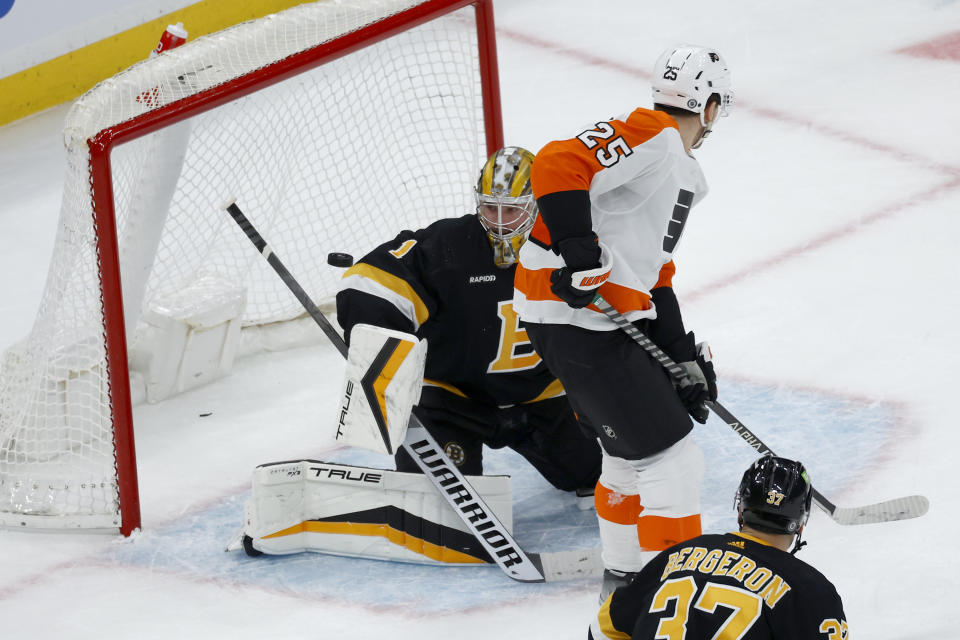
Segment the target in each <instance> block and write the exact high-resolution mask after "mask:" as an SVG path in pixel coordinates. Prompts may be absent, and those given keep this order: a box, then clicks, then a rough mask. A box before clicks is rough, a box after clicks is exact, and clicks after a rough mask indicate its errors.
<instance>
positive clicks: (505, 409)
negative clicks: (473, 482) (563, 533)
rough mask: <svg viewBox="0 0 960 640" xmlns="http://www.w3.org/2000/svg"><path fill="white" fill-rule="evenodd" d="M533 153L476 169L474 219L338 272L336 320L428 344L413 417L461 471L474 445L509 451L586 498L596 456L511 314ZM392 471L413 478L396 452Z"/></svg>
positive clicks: (478, 452)
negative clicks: (411, 336)
mask: <svg viewBox="0 0 960 640" xmlns="http://www.w3.org/2000/svg"><path fill="white" fill-rule="evenodd" d="M532 162H533V154H531V153H530V152H529V151H526V150H524V149H521V148H518V147H506V148H504V149H501V150H500V151H498V152H497V153H495V154H494V155H492V156H491V157H490V158H489V160H487V162H486V163H485V164H484V166H483V168H482V170H481V173H480V178H479V180H478V182H477V187H476V199H477V210H476V213H474V214H470V215H465V216H462V217H459V218H449V219H442V220H439V221H437V222H435V223H433V224H431V225H430V226H428V227H426V228H424V229H420V230H417V231H402V232H401V233H400V234H399V235H397V237H396V238H394V239H393V240H391V241H389V242H386V243H384V244H382V245H380V246H379V247H377V248H376V249H374V250H373V251H371V252H370V253H368V254H367V255H366V256H364V257H363V259H362V260H360V261H359V262H357V263H356V264H355V265H354V266H352V267H351V268H350V269H348V270H347V271H346V272H345V273H344V275H343V282H342V286H341V290H340V292H339V293H338V294H337V320H338V321H339V323H340V325H341V327H342V328H343V330H344V335H345V336H346V339H347V342H348V344H349V341H350V332H351V329H352V328H353V327H354V326H355V325H357V324H360V323H362V324H370V325H375V326H377V327H382V328H386V329H393V330H397V331H403V332H407V333H413V334H416V336H417V337H418V338H421V339H426V341H427V357H426V369H425V375H424V378H425V379H424V384H423V389H422V392H421V397H420V402H419V404H418V405H417V406H415V407H414V409H413V411H414V413H415V414H416V415H417V417H418V418H419V419H420V420H421V421H422V422H423V424H424V426H425V427H426V428H427V430H428V431H430V433H431V434H432V435H433V437H434V438H435V439H436V440H437V442H438V443H439V444H440V446H442V447H443V448H444V451H445V452H446V453H447V455H448V456H449V457H450V459H451V460H453V461H454V462H455V463H456V464H457V465H458V467H459V468H460V471H461V472H463V473H464V474H468V475H479V474H481V473H482V472H483V452H482V448H483V445H484V444H486V445H488V446H490V447H492V448H500V447H504V446H507V447H510V448H512V449H514V450H515V451H517V452H518V453H520V454H521V455H522V456H523V457H524V458H526V459H527V460H528V461H529V462H530V463H531V464H532V465H533V466H534V467H536V469H537V470H538V471H539V472H540V473H541V474H542V475H543V476H544V478H546V479H547V480H548V481H549V482H550V483H551V484H552V485H554V486H555V487H557V488H558V489H561V490H565V491H573V490H578V492H581V493H586V494H590V495H592V493H593V488H594V485H595V483H596V481H597V478H598V477H599V474H600V448H599V445H598V443H597V442H596V440H595V438H593V437H588V436H587V435H585V433H584V432H583V431H582V430H581V428H580V426H579V424H578V423H577V419H576V417H575V416H574V414H573V411H572V410H571V408H570V404H569V402H568V401H567V399H566V396H565V395H564V391H563V387H562V386H561V384H560V382H559V381H558V380H557V379H556V378H555V376H553V375H552V374H551V373H550V372H549V371H548V370H547V368H546V365H545V364H544V363H543V361H542V360H541V359H540V357H539V356H538V355H537V354H536V352H534V350H533V347H532V346H531V344H530V342H529V339H528V338H527V335H526V331H525V330H524V328H523V327H522V326H520V324H519V318H518V317H517V314H516V313H515V312H514V310H513V305H512V299H513V278H514V271H515V269H516V253H517V251H518V250H519V249H520V246H521V245H522V244H523V243H524V241H525V240H526V239H527V236H528V234H529V232H530V229H531V227H532V226H533V223H534V221H535V219H536V216H537V208H536V203H535V201H534V199H533V194H532V191H531V189H530V167H531V164H532ZM396 465H397V470H398V471H413V472H416V471H419V468H418V467H417V465H416V464H415V463H414V462H413V460H412V459H411V458H410V457H409V455H408V454H407V453H406V451H404V450H402V449H401V450H399V452H398V453H397V455H396Z"/></svg>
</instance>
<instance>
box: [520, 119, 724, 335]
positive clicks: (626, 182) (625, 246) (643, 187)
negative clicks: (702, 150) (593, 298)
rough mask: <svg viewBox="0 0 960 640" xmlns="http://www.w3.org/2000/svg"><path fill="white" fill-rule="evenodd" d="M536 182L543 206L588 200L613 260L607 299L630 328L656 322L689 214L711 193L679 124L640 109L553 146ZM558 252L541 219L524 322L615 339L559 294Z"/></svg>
mask: <svg viewBox="0 0 960 640" xmlns="http://www.w3.org/2000/svg"><path fill="white" fill-rule="evenodd" d="M531 181H532V183H533V191H534V195H535V196H536V197H537V198H538V199H539V198H542V197H543V196H545V195H549V194H554V193H560V192H566V191H587V192H588V193H589V196H590V198H589V199H590V218H591V221H592V227H593V231H594V233H596V234H597V237H599V238H600V242H601V244H602V245H603V246H604V247H605V249H604V250H605V251H608V252H609V253H610V254H611V259H612V270H611V273H610V278H609V279H608V280H607V281H606V282H605V283H604V284H603V285H601V287H600V288H599V293H600V294H601V295H602V296H603V297H604V298H605V299H606V300H607V301H608V302H609V303H610V304H611V305H613V306H614V308H616V309H617V310H618V311H620V313H622V314H624V315H625V316H626V317H627V319H629V320H637V319H640V318H655V317H656V309H655V308H654V305H653V304H652V303H651V301H650V290H651V289H654V288H656V287H660V286H670V285H671V281H672V277H673V273H674V265H673V253H674V251H675V250H676V247H677V244H678V242H679V240H680V237H681V235H682V233H683V228H684V225H685V224H686V221H687V216H688V214H689V212H690V208H691V207H692V206H693V205H694V204H696V203H697V202H699V201H700V200H701V199H702V198H703V196H704V195H706V193H707V184H706V180H705V179H704V177H703V172H702V171H701V170H700V165H699V163H698V162H697V161H696V159H695V158H693V156H691V155H689V154H688V153H687V152H686V151H685V150H684V148H683V142H682V141H681V139H680V133H679V132H678V131H677V124H676V122H675V121H674V120H673V118H671V117H670V116H669V115H667V114H665V113H662V112H659V111H651V110H649V109H637V110H635V111H634V112H633V113H631V114H629V115H628V116H626V117H622V118H618V119H614V120H610V121H604V122H599V123H597V125H596V126H595V127H593V128H591V129H587V130H586V131H583V132H582V133H580V134H579V135H577V136H574V137H573V138H570V139H568V140H559V141H556V142H551V143H549V144H547V146H545V147H544V148H543V149H541V150H540V153H538V154H537V157H536V160H535V161H534V163H533V170H532V173H531ZM550 246H551V240H550V232H549V230H548V229H547V225H546V223H545V222H544V220H543V214H542V213H541V217H540V218H538V219H537V222H536V224H535V225H534V227H533V230H532V231H531V234H530V239H529V240H528V241H527V242H526V243H525V244H524V245H523V247H522V248H521V249H520V254H519V263H518V265H517V272H516V277H515V280H514V287H515V290H514V303H513V306H514V308H515V309H516V310H517V312H519V314H520V317H521V318H522V319H523V320H525V321H527V322H537V323H547V324H553V323H564V324H572V325H576V326H579V327H582V328H585V329H594V330H614V329H616V325H615V324H613V322H612V321H611V320H610V319H609V318H607V317H606V316H605V315H603V313H602V312H600V310H599V309H597V308H596V307H594V306H593V305H590V306H589V307H586V308H584V309H574V308H572V307H570V306H568V305H567V303H565V302H564V301H563V300H561V299H560V298H559V297H557V296H556V295H554V294H553V292H552V291H551V290H550V273H551V272H552V271H553V270H554V269H558V268H560V267H563V266H564V263H563V259H562V258H561V257H560V256H559V255H557V254H556V253H554V252H553V251H552V250H551V249H550Z"/></svg>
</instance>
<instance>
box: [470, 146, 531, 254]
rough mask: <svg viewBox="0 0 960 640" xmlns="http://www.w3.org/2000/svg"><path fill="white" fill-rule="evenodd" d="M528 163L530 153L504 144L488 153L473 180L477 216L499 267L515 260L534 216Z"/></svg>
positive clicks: (528, 232) (529, 163)
mask: <svg viewBox="0 0 960 640" xmlns="http://www.w3.org/2000/svg"><path fill="white" fill-rule="evenodd" d="M532 166H533V154H532V153H530V152H529V151H527V150H526V149H522V148H520V147H504V148H503V149H500V150H499V151H497V152H496V153H495V154H493V155H492V156H490V158H489V159H488V160H487V162H486V163H485V164H484V165H483V169H481V170H480V179H479V180H477V189H476V194H477V217H478V218H479V219H480V224H482V225H483V228H484V229H486V230H487V237H488V238H489V239H490V245H491V246H492V247H493V254H494V255H493V260H494V263H495V264H496V265H497V266H498V267H500V268H502V269H505V268H507V267H509V266H510V265H512V264H514V263H515V262H516V261H517V252H518V251H519V250H520V247H521V246H522V245H523V243H524V242H525V241H526V239H527V236H529V235H530V230H531V229H532V228H533V223H534V222H535V221H536V219H537V202H536V200H534V198H533V189H532V188H531V186H530V168H531V167H532Z"/></svg>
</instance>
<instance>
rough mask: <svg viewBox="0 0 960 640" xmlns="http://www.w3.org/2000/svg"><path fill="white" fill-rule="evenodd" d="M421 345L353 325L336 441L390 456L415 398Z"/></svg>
mask: <svg viewBox="0 0 960 640" xmlns="http://www.w3.org/2000/svg"><path fill="white" fill-rule="evenodd" d="M426 362H427V343H426V341H424V340H419V339H418V338H417V337H416V336H415V335H413V334H410V333H403V332H401V331H392V330H389V329H382V328H380V327H375V326H372V325H368V324H358V325H355V326H354V327H353V329H352V330H351V332H350V352H349V354H348V356H347V368H346V376H345V377H346V380H345V382H344V387H343V395H342V398H343V401H342V403H341V405H340V411H339V418H338V422H337V433H336V440H337V442H338V443H340V444H345V445H350V446H353V447H361V448H364V449H370V450H372V451H376V452H377V453H386V454H393V453H394V452H396V450H397V449H398V448H399V447H400V444H401V443H402V442H403V439H404V437H405V436H406V433H407V421H408V420H409V419H410V410H411V409H412V408H413V405H414V404H415V403H416V402H417V401H418V400H419V399H420V388H421V386H422V385H423V372H424V367H425V366H426Z"/></svg>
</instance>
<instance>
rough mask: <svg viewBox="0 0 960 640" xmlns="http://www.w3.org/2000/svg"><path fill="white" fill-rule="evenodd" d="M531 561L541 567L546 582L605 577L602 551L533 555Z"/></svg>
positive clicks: (583, 550)
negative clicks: (601, 556) (601, 557)
mask: <svg viewBox="0 0 960 640" xmlns="http://www.w3.org/2000/svg"><path fill="white" fill-rule="evenodd" d="M529 555H530V556H531V559H532V560H533V561H534V562H535V563H536V564H537V565H539V566H540V569H541V572H542V573H543V579H544V581H545V582H558V581H561V580H576V579H577V578H599V577H600V576H602V575H603V561H602V560H601V559H600V549H579V550H576V551H554V552H546V553H531V554H529Z"/></svg>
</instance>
